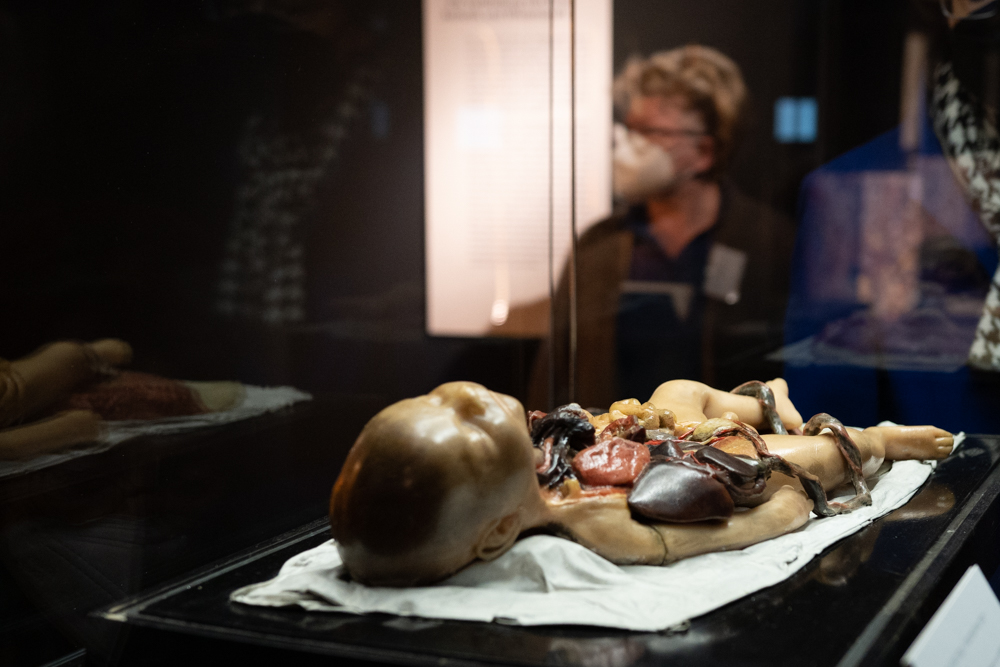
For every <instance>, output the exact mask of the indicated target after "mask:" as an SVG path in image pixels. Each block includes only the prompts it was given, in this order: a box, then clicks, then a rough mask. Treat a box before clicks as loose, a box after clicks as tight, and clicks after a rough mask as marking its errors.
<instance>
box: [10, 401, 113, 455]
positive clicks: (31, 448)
mask: <svg viewBox="0 0 1000 667" xmlns="http://www.w3.org/2000/svg"><path fill="white" fill-rule="evenodd" d="M100 434H101V418H100V417H99V416H98V415H97V414H96V413H94V412H91V411H90V410H69V411H67V412H60V413H59V414H57V415H55V416H54V417H49V418H48V419H43V420H41V421H37V422H34V423H31V424H26V425H24V426H15V427H14V428H8V429H3V430H0V461H10V460H18V459H28V458H32V457H35V456H40V455H42V454H48V453H51V452H57V451H60V450H63V449H66V448H68V447H72V446H73V445H79V444H83V443H86V442H94V441H95V440H97V439H98V437H100Z"/></svg>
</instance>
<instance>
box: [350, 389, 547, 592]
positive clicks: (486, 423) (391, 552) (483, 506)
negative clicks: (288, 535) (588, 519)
mask: <svg viewBox="0 0 1000 667" xmlns="http://www.w3.org/2000/svg"><path fill="white" fill-rule="evenodd" d="M533 461H534V459H533V454H532V447H531V439H530V437H529V435H528V429H527V425H526V422H525V415H524V409H523V408H522V407H521V404H520V403H519V402H518V401H517V400H516V399H514V398H511V397H510V396H504V395H502V394H495V393H493V392H491V391H489V390H488V389H486V388H485V387H483V386H481V385H478V384H475V383H472V382H451V383H448V384H444V385H441V386H440V387H438V388H437V389H435V390H434V391H432V392H431V393H429V394H427V395H426V396H418V397H417V398H410V399H407V400H404V401H400V402H399V403H395V404H393V405H390V406H389V407H387V408H386V409H384V410H382V411H381V412H379V413H378V414H377V415H375V416H374V417H373V418H372V419H371V421H369V422H368V424H367V425H366V426H365V428H364V429H363V430H362V432H361V435H359V436H358V439H357V441H356V442H355V443H354V446H353V447H352V448H351V451H350V453H349V454H348V455H347V460H346V462H345V463H344V467H343V469H342V470H341V473H340V476H339V477H338V478H337V482H336V484H335V485H334V487H333V494H332V496H331V499H330V524H331V527H332V530H333V537H334V539H336V540H337V542H338V547H339V550H340V554H341V556H342V557H343V559H344V564H345V566H346V567H347V570H348V571H349V572H350V573H351V575H352V576H353V577H354V578H355V579H358V580H359V581H362V582H364V583H368V584H373V585H386V586H406V585H413V584H420V583H429V582H432V581H436V580H439V579H442V578H444V577H446V576H448V575H449V574H452V573H453V572H455V571H457V570H459V569H460V568H462V567H464V566H465V565H467V564H469V563H470V562H472V561H473V560H475V559H477V558H478V559H483V560H489V559H492V558H495V557H497V556H499V555H500V554H502V553H503V552H505V551H506V550H507V549H508V548H510V546H511V545H512V544H513V543H514V540H515V539H516V538H517V536H518V534H519V533H520V532H521V529H522V528H523V527H525V525H526V522H527V521H530V517H531V514H532V512H535V511H536V510H537V506H538V505H539V504H540V503H541V499H540V496H539V494H538V483H537V480H536V477H535V472H534V462H533Z"/></svg>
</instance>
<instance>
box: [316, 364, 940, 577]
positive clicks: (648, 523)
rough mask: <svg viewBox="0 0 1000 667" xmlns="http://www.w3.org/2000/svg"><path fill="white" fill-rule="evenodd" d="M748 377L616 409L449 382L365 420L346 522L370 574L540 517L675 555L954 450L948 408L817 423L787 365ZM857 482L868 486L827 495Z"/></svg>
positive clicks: (473, 555)
mask: <svg viewBox="0 0 1000 667" xmlns="http://www.w3.org/2000/svg"><path fill="white" fill-rule="evenodd" d="M734 392H735V393H727V392H723V391H719V390H715V389H711V388H709V387H707V386H705V385H703V384H700V383H697V382H690V381H685V380H674V381H671V382H667V383H665V384H663V385H661V386H660V387H659V388H658V389H657V390H656V392H655V393H654V394H653V396H652V397H651V398H650V400H649V401H648V402H647V403H645V404H641V403H639V401H624V402H619V403H616V404H615V405H613V406H612V409H611V410H610V411H609V413H608V414H607V415H598V416H593V415H590V414H589V413H587V412H586V411H584V410H582V409H580V408H579V407H578V406H575V405H570V406H564V407H562V408H559V409H557V410H555V411H553V412H552V413H550V414H548V415H545V414H543V413H537V412H534V413H531V415H530V416H529V415H526V414H525V411H524V409H523V408H522V406H521V404H520V403H519V402H518V401H517V400H516V399H514V398H512V397H510V396H505V395H502V394H496V393H494V392H491V391H489V390H488V389H486V388H485V387H483V386H481V385H478V384H474V383H471V382H452V383H448V384H444V385H442V386H440V387H438V388H437V389H435V390H434V391H432V392H431V393H429V394H427V395H425V396H419V397H416V398H411V399H407V400H404V401H400V402H399V403H396V404H394V405H391V406H389V407H388V408H386V409H384V410H382V411H381V412H380V413H378V414H377V415H376V416H375V417H373V418H372V419H371V421H370V422H369V423H368V424H367V426H365V428H364V429H363V430H362V432H361V434H360V435H359V437H358V439H357V441H356V442H355V444H354V447H353V448H352V449H351V451H350V453H349V454H348V456H347V460H346V462H345V463H344V467H343V469H342V471H341V473H340V476H339V477H338V479H337V481H336V484H335V485H334V488H333V494H332V497H331V502H330V521H331V527H332V532H333V537H334V539H336V540H337V543H338V549H339V551H340V554H341V556H342V558H343V561H344V564H345V566H346V568H347V570H348V572H349V573H350V574H351V576H352V577H353V578H355V579H357V580H359V581H361V582H364V583H368V584H372V585H388V586H408V585H418V584H424V583H431V582H434V581H438V580H440V579H443V578H444V577H446V576H448V575H450V574H452V573H454V572H456V571H458V570H459V569H461V568H463V567H464V566H466V565H468V564H469V563H472V562H473V561H475V560H477V559H479V560H490V559H493V558H496V557H498V556H500V555H501V554H503V553H504V552H505V551H507V550H508V549H509V548H510V547H511V545H512V544H513V543H514V542H515V541H516V540H517V539H518V537H519V536H521V535H524V534H526V533H527V534H533V533H537V532H548V533H552V534H556V535H560V536H563V537H566V538H568V539H571V540H574V541H576V542H578V543H579V544H582V545H583V546H586V547H588V548H589V549H591V550H593V551H594V552H596V553H598V554H600V555H601V556H603V557H605V558H607V559H609V560H611V561H613V562H615V563H618V564H648V565H660V564H666V563H670V562H673V561H676V560H679V559H681V558H686V557H689V556H693V555H697V554H701V553H707V552H711V551H722V550H728V549H740V548H743V547H746V546H749V545H751V544H755V543H757V542H761V541H763V540H767V539H770V538H773V537H777V536H779V535H783V534H785V533H788V532H790V531H793V530H796V529H797V528H799V527H801V526H802V525H803V524H804V523H805V522H806V521H807V520H808V519H809V513H810V511H811V510H814V509H815V511H816V513H817V514H818V515H820V516H830V515H833V514H838V513H841V512H849V511H851V510H853V509H855V508H857V507H860V506H862V505H864V504H866V503H869V502H870V499H869V496H868V488H867V485H866V482H865V478H866V477H870V476H871V475H873V474H874V473H875V472H876V471H877V470H878V469H879V468H880V466H881V465H882V464H883V462H884V461H892V460H904V459H937V458H943V457H945V456H947V455H948V454H949V453H950V451H951V448H952V446H953V442H954V441H953V438H952V436H951V434H949V433H947V432H946V431H943V430H941V429H938V428H935V427H933V426H898V427H873V428H868V429H865V430H864V431H857V430H853V429H845V428H844V427H843V426H842V425H841V424H840V423H839V422H837V421H836V420H835V419H832V418H831V417H829V416H828V415H817V416H816V417H814V418H813V419H811V420H809V422H808V423H806V424H803V422H802V418H801V417H800V415H799V413H798V412H797V411H796V410H795V407H794V406H793V404H792V403H791V401H790V400H789V399H788V387H787V385H786V384H785V382H784V381H783V380H780V379H779V380H772V381H771V382H769V383H766V384H765V383H759V382H758V383H748V384H747V385H743V386H741V387H738V388H737V389H736V390H734ZM759 431H767V432H765V433H763V434H762V435H761V434H760V433H759ZM845 483H853V484H854V488H855V491H856V495H855V497H854V498H853V499H852V500H850V501H848V502H846V503H842V504H841V503H833V502H830V501H828V500H827V498H826V492H827V491H830V490H832V489H835V488H837V487H840V486H842V485H844V484H845Z"/></svg>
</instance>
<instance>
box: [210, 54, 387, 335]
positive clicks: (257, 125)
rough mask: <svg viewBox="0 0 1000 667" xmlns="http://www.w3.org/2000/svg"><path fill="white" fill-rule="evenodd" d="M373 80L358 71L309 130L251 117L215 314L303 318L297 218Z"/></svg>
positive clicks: (302, 234) (277, 320) (302, 235)
mask: <svg viewBox="0 0 1000 667" xmlns="http://www.w3.org/2000/svg"><path fill="white" fill-rule="evenodd" d="M372 78H373V77H372V73H371V72H370V71H369V70H367V69H362V70H359V71H358V72H357V73H356V74H355V76H354V77H353V80H352V81H351V82H350V83H349V84H348V86H347V88H346V90H345V92H344V95H343V99H342V100H341V102H340V103H339V104H338V105H337V106H336V107H334V108H333V109H332V110H331V112H328V113H327V114H326V117H325V118H324V119H323V121H322V122H321V123H319V124H317V126H314V127H312V128H309V129H307V130H287V129H283V128H275V127H273V124H272V123H269V122H267V120H266V119H265V117H264V115H262V114H259V113H258V114H254V115H253V116H251V117H250V118H249V119H248V121H247V123H246V126H245V129H244V132H243V138H242V141H241V142H240V148H239V156H238V157H239V166H240V169H241V171H242V172H243V173H244V174H245V175H246V176H245V178H244V180H243V183H242V184H241V185H240V187H239V189H238V190H237V192H236V205H235V212H234V215H233V220H232V223H231V226H230V230H229V235H228V238H227V241H226V246H225V256H224V259H223V262H222V269H221V278H220V280H219V285H218V297H217V300H216V310H218V311H219V312H220V313H222V314H224V315H231V316H239V317H244V318H248V319H253V320H257V321H262V322H265V323H268V324H274V325H280V324H285V323H292V322H300V321H302V320H303V319H304V318H305V300H306V292H305V278H306V271H305V243H306V230H305V229H304V225H303V222H302V220H303V217H304V216H305V214H306V213H307V212H308V207H309V206H310V204H311V202H312V199H313V194H314V193H315V191H316V187H317V185H318V184H319V182H320V180H321V179H322V178H323V176H324V175H325V174H326V173H328V171H329V167H330V166H331V164H332V163H333V162H334V160H335V159H336V157H337V155H338V152H339V150H340V147H341V144H342V143H343V140H344V138H345V137H346V136H347V133H348V126H349V124H350V123H351V121H352V120H353V119H354V118H355V117H356V116H357V115H358V114H359V107H360V106H361V105H362V104H363V103H364V102H365V101H367V100H368V98H369V97H370V93H371V87H372Z"/></svg>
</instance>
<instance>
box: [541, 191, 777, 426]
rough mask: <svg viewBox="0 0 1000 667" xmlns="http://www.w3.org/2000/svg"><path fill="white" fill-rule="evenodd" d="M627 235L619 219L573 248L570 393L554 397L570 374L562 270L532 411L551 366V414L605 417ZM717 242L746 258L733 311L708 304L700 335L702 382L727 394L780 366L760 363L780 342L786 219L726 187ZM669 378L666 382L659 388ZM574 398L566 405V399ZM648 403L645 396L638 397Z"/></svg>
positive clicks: (612, 384)
mask: <svg viewBox="0 0 1000 667" xmlns="http://www.w3.org/2000/svg"><path fill="white" fill-rule="evenodd" d="M633 240H634V239H633V234H632V233H631V232H630V231H628V230H627V229H626V228H625V226H624V214H619V215H614V216H612V217H610V218H608V219H607V220H604V221H602V222H600V223H598V224H597V225H595V226H594V227H592V228H591V229H589V230H587V232H585V233H584V234H583V236H582V237H581V238H580V240H579V242H578V244H577V267H578V268H577V273H578V275H577V286H576V290H577V322H578V324H577V332H576V338H577V353H576V378H575V384H576V391H575V392H572V390H570V391H569V392H567V391H565V390H564V391H560V390H559V388H560V386H561V385H562V386H565V385H567V384H568V383H567V381H566V378H568V377H569V370H570V367H571V366H570V352H569V350H570V342H569V338H570V327H569V321H570V299H569V292H570V287H569V283H570V281H569V276H568V271H566V270H564V271H563V273H562V276H561V278H560V281H559V286H558V289H557V292H556V304H555V312H554V315H555V321H554V324H553V339H552V341H551V345H550V344H548V343H546V344H543V346H542V349H541V351H540V353H539V359H538V361H537V363H536V364H535V369H534V373H533V376H532V386H531V389H530V392H529V398H528V401H529V405H531V406H533V407H537V406H542V405H547V404H549V400H548V387H549V375H548V365H549V360H550V359H553V360H554V362H555V366H554V372H555V378H556V382H555V386H556V395H555V396H554V399H555V400H554V403H553V404H554V405H559V404H562V403H566V402H568V401H569V400H574V401H576V402H578V403H580V404H581V405H583V406H585V407H600V408H605V409H606V408H607V407H608V406H609V405H610V404H611V403H612V402H613V401H615V400H618V399H621V398H629V397H626V396H615V395H614V393H615V390H616V359H615V345H616V337H615V334H616V331H615V329H616V326H615V324H616V319H617V315H618V299H619V289H620V285H621V283H622V281H624V280H625V279H626V278H627V277H628V272H629V264H630V262H631V258H632V246H633ZM712 241H713V242H714V243H721V244H723V245H726V246H729V247H731V248H736V249H738V250H742V251H744V252H746V253H747V266H746V270H745V271H744V274H743V280H742V284H741V289H740V292H741V296H740V299H739V301H737V302H736V303H735V304H732V305H729V304H727V303H725V302H723V301H721V300H717V299H713V298H708V299H707V304H706V306H705V311H704V317H703V329H702V346H701V347H702V357H703V358H702V364H701V366H702V377H700V378H685V379H693V380H700V381H702V382H704V383H706V384H708V385H712V386H715V387H718V388H723V389H731V388H733V387H735V386H736V385H738V384H740V383H742V382H745V381H747V380H758V379H759V380H769V379H771V378H772V377H774V376H776V375H778V374H779V373H780V365H779V364H777V363H774V362H767V361H765V360H764V355H765V354H767V353H768V352H771V351H773V350H775V349H777V348H778V347H780V345H781V343H782V325H783V321H784V314H785V303H786V300H787V297H788V282H789V268H790V266H789V262H790V259H791V254H792V248H793V245H794V241H795V228H794V225H793V224H792V222H791V220H790V219H789V218H787V217H786V216H783V215H781V214H779V213H777V212H776V211H774V210H773V209H771V208H769V207H767V206H764V205H763V204H761V203H759V202H757V201H754V200H753V199H750V198H749V197H747V196H746V195H744V194H742V193H741V192H739V191H738V190H736V189H735V188H734V187H733V186H731V185H723V189H722V203H721V207H720V211H719V220H718V222H717V223H716V226H715V227H714V228H713V238H712ZM671 379H676V378H669V377H665V378H663V381H664V382H665V381H667V380H671ZM570 393H572V396H570V395H569V394H570ZM635 398H638V399H639V400H646V399H647V398H648V397H646V396H636V397H635Z"/></svg>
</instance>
